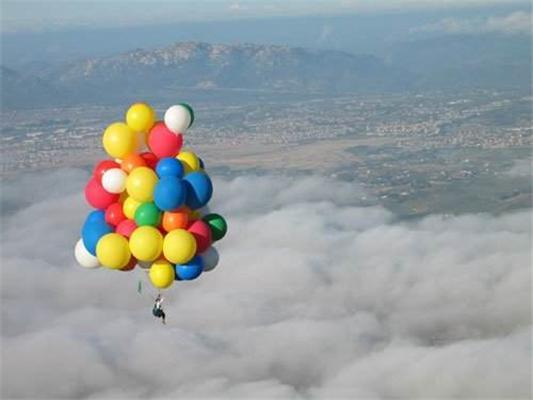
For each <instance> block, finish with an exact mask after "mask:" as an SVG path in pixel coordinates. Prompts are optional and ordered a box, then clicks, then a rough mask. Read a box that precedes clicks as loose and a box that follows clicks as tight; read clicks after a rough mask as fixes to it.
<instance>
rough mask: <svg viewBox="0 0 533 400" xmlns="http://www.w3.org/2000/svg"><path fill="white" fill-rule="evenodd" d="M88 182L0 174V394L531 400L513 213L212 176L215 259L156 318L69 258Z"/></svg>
mask: <svg viewBox="0 0 533 400" xmlns="http://www.w3.org/2000/svg"><path fill="white" fill-rule="evenodd" d="M513 173H516V171H514V172H513ZM87 179H88V173H87V172H85V171H83V170H79V169H58V170H53V171H48V172H41V173H38V174H37V173H35V174H25V175H22V176H19V177H17V178H16V179H14V180H11V181H8V182H4V183H3V192H2V199H3V202H4V204H9V205H10V206H9V208H4V209H3V213H4V214H3V215H2V220H1V223H2V227H3V229H2V254H1V257H2V259H1V262H2V271H1V273H2V276H1V278H2V279H1V289H2V290H1V300H2V301H1V307H2V369H1V377H2V383H3V384H2V387H1V391H2V392H1V394H2V397H3V398H13V397H17V398H43V397H46V398H91V399H96V398H113V397H118V398H124V397H128V398H178V397H180V398H191V397H202V398H212V397H216V398H232V399H235V398H250V397H254V398H258V397H267V398H292V399H294V398H307V399H309V398H333V397H341V398H350V399H355V398H361V399H363V398H364V399H384V398H390V397H396V398H409V399H417V398H419V399H427V398H468V399H470V398H529V397H530V395H531V380H530V377H531V364H530V361H531V331H530V329H531V302H530V300H531V271H530V247H529V246H530V224H529V221H530V219H529V218H530V212H529V211H527V210H526V211H516V212H512V213H507V214H504V215H499V216H494V215H488V214H475V215H468V214H467V215H462V216H456V217H443V216H439V215H433V216H428V217H426V218H424V219H422V220H419V221H411V222H398V221H396V219H395V218H394V216H393V215H392V214H391V213H390V212H389V211H387V210H386V209H384V208H382V207H379V206H374V207H361V206H359V205H358V200H357V199H359V198H361V197H362V196H365V195H366V194H365V192H364V190H363V189H362V188H361V187H359V186H358V185H357V184H353V183H347V182H341V181H337V180H335V179H332V178H327V177H323V176H308V177H288V176H280V175H268V174H267V175H264V176H240V177H236V178H233V179H220V178H217V179H215V181H214V183H215V195H214V198H213V200H212V202H211V203H210V207H211V210H213V211H215V212H220V213H222V214H223V215H224V216H225V217H226V218H227V220H228V223H229V233H228V235H227V236H226V237H225V238H224V239H223V240H222V241H221V242H220V243H219V244H217V247H218V250H219V252H220V255H221V261H220V264H219V266H218V267H217V268H215V269H214V270H213V271H210V272H207V273H205V274H203V275H201V276H200V277H199V279H198V280H196V281H193V282H181V283H176V284H175V285H174V286H173V287H171V288H170V289H169V290H167V291H165V294H164V295H165V297H166V299H165V311H166V313H167V319H168V325H166V326H165V325H162V324H161V323H160V321H159V320H156V319H154V318H153V317H152V315H151V306H152V299H151V298H150V295H154V294H155V291H154V290H153V289H150V288H149V286H148V283H147V282H146V278H145V272H144V270H141V269H138V268H136V269H134V270H133V271H131V272H128V273H125V272H120V271H111V270H106V269H95V270H88V269H83V268H82V267H80V266H78V265H76V263H75V261H74V258H73V248H74V245H75V243H76V241H77V240H78V236H79V227H80V226H81V224H82V221H83V219H84V216H85V214H86V213H87V212H88V211H89V209H88V207H87V206H86V205H85V204H84V200H83V198H82V196H83V195H82V190H83V186H84V184H85V182H86V180H87ZM139 279H141V280H143V281H144V282H145V290H144V292H143V294H142V295H139V294H138V293H137V282H138V280H139Z"/></svg>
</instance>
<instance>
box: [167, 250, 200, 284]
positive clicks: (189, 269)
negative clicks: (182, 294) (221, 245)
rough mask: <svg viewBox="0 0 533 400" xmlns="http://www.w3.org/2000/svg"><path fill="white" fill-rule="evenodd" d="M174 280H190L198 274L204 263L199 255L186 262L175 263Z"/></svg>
mask: <svg viewBox="0 0 533 400" xmlns="http://www.w3.org/2000/svg"><path fill="white" fill-rule="evenodd" d="M174 268H175V269H176V280H178V281H191V280H193V279H196V278H198V277H199V276H200V274H201V273H202V271H203V270H204V263H203V261H202V259H201V258H200V256H195V257H193V258H192V259H191V261H189V262H188V263H186V264H176V266H175V267H174Z"/></svg>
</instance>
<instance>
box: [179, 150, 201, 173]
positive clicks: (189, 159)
mask: <svg viewBox="0 0 533 400" xmlns="http://www.w3.org/2000/svg"><path fill="white" fill-rule="evenodd" d="M176 158H177V159H178V160H180V161H181V163H182V164H183V169H184V170H185V173H186V174H188V173H189V172H193V171H200V160H199V159H198V156H197V155H196V154H194V153H193V152H192V151H181V152H180V153H179V154H178V155H177V156H176Z"/></svg>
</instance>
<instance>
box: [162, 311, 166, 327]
mask: <svg viewBox="0 0 533 400" xmlns="http://www.w3.org/2000/svg"><path fill="white" fill-rule="evenodd" d="M165 317H166V315H165V312H164V311H163V310H161V318H163V323H164V324H166V323H167V322H166V321H165Z"/></svg>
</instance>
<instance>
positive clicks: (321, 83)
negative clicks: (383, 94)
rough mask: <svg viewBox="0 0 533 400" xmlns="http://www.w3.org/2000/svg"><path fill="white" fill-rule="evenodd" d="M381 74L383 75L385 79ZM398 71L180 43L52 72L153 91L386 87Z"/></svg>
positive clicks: (283, 50) (292, 51)
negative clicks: (176, 88) (386, 75)
mask: <svg viewBox="0 0 533 400" xmlns="http://www.w3.org/2000/svg"><path fill="white" fill-rule="evenodd" d="M385 74H389V76H388V77H387V78H386V79H384V78H385ZM399 75H400V72H399V71H398V70H397V69H395V68H393V67H390V66H387V65H386V64H385V63H384V62H383V61H382V60H380V59H379V58H377V57H374V56H359V55H352V54H349V53H345V52H340V51H330V50H307V49H302V48H291V47H288V46H274V45H254V44H243V45H223V44H208V43H199V42H181V43H176V44H174V45H172V46H169V47H166V48H163V49H156V50H142V49H139V50H134V51H131V52H127V53H122V54H119V55H116V56H111V57H105V58H96V59H88V60H85V61H81V62H76V63H72V64H69V65H67V66H65V67H63V68H60V69H59V70H56V71H53V72H52V74H51V75H49V76H47V79H51V80H53V81H56V82H59V83H60V84H62V85H66V86H70V85H73V84H74V85H78V84H84V83H89V84H90V85H91V86H93V87H94V86H99V85H102V84H105V85H106V86H107V85H108V84H113V85H118V86H124V85H125V86H127V87H131V86H132V85H134V86H137V87H138V88H142V87H147V88H148V87H150V88H151V89H153V90H158V89H164V88H166V87H168V86H174V85H176V86H182V87H183V86H185V87H196V88H239V89H267V90H288V91H304V90H305V91H308V90H316V91H326V92H331V91H360V90H390V89H391V88H393V87H401V86H402V85H398V84H397V82H395V80H394V76H398V77H399Z"/></svg>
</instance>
